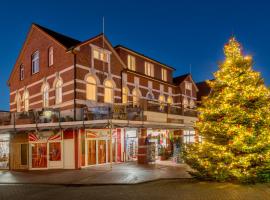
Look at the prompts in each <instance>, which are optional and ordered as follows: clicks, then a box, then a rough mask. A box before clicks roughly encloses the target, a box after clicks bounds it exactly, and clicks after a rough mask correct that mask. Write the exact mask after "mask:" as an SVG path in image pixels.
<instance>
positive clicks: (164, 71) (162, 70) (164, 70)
mask: <svg viewBox="0 0 270 200" xmlns="http://www.w3.org/2000/svg"><path fill="white" fill-rule="evenodd" d="M161 78H162V80H163V81H167V80H168V79H167V70H166V69H163V68H162V69H161Z"/></svg>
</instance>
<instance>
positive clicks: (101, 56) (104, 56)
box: [93, 48, 110, 63]
mask: <svg viewBox="0 0 270 200" xmlns="http://www.w3.org/2000/svg"><path fill="white" fill-rule="evenodd" d="M93 57H94V59H97V60H101V61H103V62H106V63H109V57H110V54H109V53H107V51H106V50H103V49H101V48H100V49H99V48H93Z"/></svg>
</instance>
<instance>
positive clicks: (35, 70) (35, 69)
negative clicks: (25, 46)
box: [32, 51, 39, 74]
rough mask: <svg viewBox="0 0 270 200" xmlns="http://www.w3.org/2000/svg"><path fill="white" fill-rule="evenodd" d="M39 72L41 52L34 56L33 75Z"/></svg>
mask: <svg viewBox="0 0 270 200" xmlns="http://www.w3.org/2000/svg"><path fill="white" fill-rule="evenodd" d="M38 72H39V51H36V52H35V53H34V54H33V55H32V74H36V73H38Z"/></svg>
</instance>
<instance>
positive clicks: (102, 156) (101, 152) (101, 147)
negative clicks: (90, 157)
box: [98, 140, 106, 164]
mask: <svg viewBox="0 0 270 200" xmlns="http://www.w3.org/2000/svg"><path fill="white" fill-rule="evenodd" d="M103 163H106V140H98V164H103Z"/></svg>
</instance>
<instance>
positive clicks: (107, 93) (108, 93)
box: [104, 80, 114, 103]
mask: <svg viewBox="0 0 270 200" xmlns="http://www.w3.org/2000/svg"><path fill="white" fill-rule="evenodd" d="M104 87H105V88H104V102H105V103H113V98H114V97H113V83H112V81H109V80H106V81H105V83H104Z"/></svg>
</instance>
